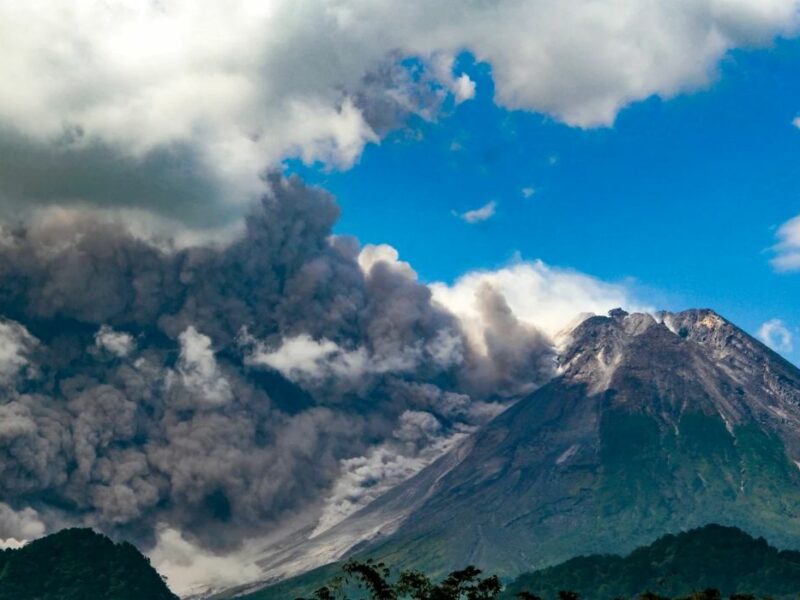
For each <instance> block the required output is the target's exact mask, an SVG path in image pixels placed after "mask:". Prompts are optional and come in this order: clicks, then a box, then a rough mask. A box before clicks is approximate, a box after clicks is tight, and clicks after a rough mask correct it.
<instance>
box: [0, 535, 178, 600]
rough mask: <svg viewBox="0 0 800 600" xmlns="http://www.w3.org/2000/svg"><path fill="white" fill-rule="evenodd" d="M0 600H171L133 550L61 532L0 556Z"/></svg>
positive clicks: (97, 537) (104, 539)
mask: <svg viewBox="0 0 800 600" xmlns="http://www.w3.org/2000/svg"><path fill="white" fill-rule="evenodd" d="M0 600H177V596H175V595H174V594H172V593H171V592H170V591H169V589H168V588H167V586H166V584H165V583H164V581H163V580H162V579H161V577H160V576H159V574H158V573H157V572H156V570H155V569H153V567H152V566H150V562H149V561H148V559H147V558H146V557H144V556H143V555H142V554H141V553H140V552H139V551H138V550H137V549H136V548H135V547H134V546H132V545H131V544H128V543H125V542H123V543H120V544H115V543H114V542H112V541H111V540H110V539H108V538H107V537H105V536H103V535H100V534H98V533H95V532H94V531H92V530H90V529H65V530H63V531H60V532H59V533H56V534H53V535H50V536H47V537H44V538H42V539H39V540H36V541H34V542H31V543H30V544H28V545H27V546H25V547H23V548H20V549H18V550H3V551H0Z"/></svg>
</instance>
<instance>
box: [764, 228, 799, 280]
mask: <svg viewBox="0 0 800 600" xmlns="http://www.w3.org/2000/svg"><path fill="white" fill-rule="evenodd" d="M777 237H778V243H777V244H776V245H775V246H774V247H773V250H774V251H775V256H774V257H773V258H772V261H771V262H772V266H773V267H774V268H775V270H776V271H779V272H790V271H800V216H797V217H794V218H793V219H789V220H788V221H786V223H784V224H783V225H781V226H780V227H779V228H778V234H777Z"/></svg>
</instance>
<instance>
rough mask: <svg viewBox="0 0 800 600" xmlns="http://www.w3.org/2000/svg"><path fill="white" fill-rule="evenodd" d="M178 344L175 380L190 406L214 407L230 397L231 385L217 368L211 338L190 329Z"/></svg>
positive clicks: (173, 379)
mask: <svg viewBox="0 0 800 600" xmlns="http://www.w3.org/2000/svg"><path fill="white" fill-rule="evenodd" d="M178 340H179V341H180V345H181V352H180V357H179V359H178V369H177V377H174V376H173V377H172V378H171V380H170V383H173V382H174V381H176V380H179V381H180V383H181V384H182V387H183V389H184V390H185V391H187V392H188V393H189V395H190V396H191V398H192V404H198V405H207V406H215V405H219V404H225V403H226V402H228V401H230V400H231V398H232V397H233V393H232V392H231V387H230V383H229V382H228V380H227V379H225V377H224V375H223V373H222V371H221V370H220V368H219V366H218V365H217V360H216V358H215V357H214V350H213V349H212V348H211V338H210V337H208V336H207V335H203V334H202V333H200V332H199V331H197V330H196V329H195V328H194V327H192V326H189V327H187V328H186V330H185V331H184V332H183V333H181V334H180V335H179V336H178Z"/></svg>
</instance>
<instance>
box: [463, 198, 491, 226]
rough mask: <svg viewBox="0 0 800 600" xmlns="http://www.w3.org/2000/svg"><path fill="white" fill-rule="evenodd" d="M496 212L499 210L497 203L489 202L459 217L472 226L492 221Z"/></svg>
mask: <svg viewBox="0 0 800 600" xmlns="http://www.w3.org/2000/svg"><path fill="white" fill-rule="evenodd" d="M496 210H497V202H495V201H494V200H491V201H490V202H487V203H486V204H484V205H483V206H481V207H480V208H476V209H474V210H468V211H467V212H465V213H462V214H461V215H459V216H460V217H461V219H463V220H464V221H466V222H467V223H469V224H470V225H472V224H475V223H481V222H483V221H487V220H489V219H491V218H492V217H493V216H494V214H495V211H496Z"/></svg>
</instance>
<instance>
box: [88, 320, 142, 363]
mask: <svg viewBox="0 0 800 600" xmlns="http://www.w3.org/2000/svg"><path fill="white" fill-rule="evenodd" d="M94 343H95V346H97V347H98V348H101V349H103V350H106V351H108V352H110V353H111V354H113V355H114V356H117V357H119V358H125V357H126V356H128V355H129V354H130V353H131V352H133V350H134V348H135V347H136V341H135V340H134V339H133V336H132V335H131V334H129V333H125V332H124V331H114V330H113V329H112V328H111V327H109V326H108V325H103V326H102V327H100V329H99V330H98V331H97V333H96V334H95V335H94Z"/></svg>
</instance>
